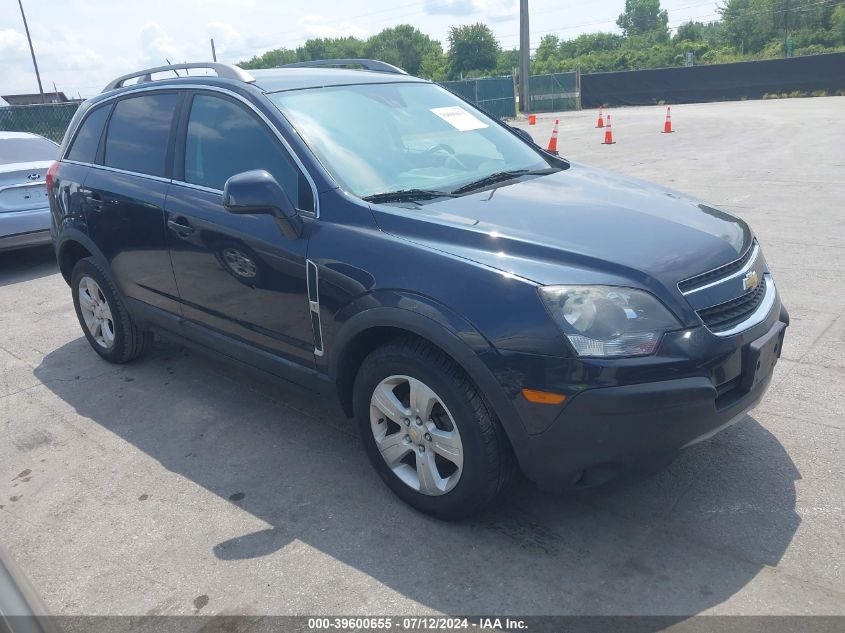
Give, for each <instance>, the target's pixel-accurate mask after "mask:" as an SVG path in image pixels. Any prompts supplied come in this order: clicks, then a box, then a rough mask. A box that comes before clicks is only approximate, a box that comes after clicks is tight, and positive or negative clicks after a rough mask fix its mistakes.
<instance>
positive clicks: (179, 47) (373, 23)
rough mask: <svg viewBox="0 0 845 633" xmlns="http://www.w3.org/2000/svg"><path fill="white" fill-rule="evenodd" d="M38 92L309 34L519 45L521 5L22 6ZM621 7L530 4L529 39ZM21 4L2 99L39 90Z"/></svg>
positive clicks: (610, 3) (566, 1)
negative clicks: (392, 34)
mask: <svg viewBox="0 0 845 633" xmlns="http://www.w3.org/2000/svg"><path fill="white" fill-rule="evenodd" d="M23 3H24V9H25V10H26V12H27V20H28V22H29V28H30V32H31V34H32V39H33V44H34V46H35V53H36V56H37V59H38V65H39V69H40V71H41V79H42V82H43V84H44V90H45V91H47V90H52V89H53V88H52V86H53V82H55V83H56V85H57V86H58V89H59V90H63V91H65V92H66V93H67V94H69V95H70V94H72V95H73V96H77V94H78V93H79V94H81V95H82V96H83V97H86V96H91V95H93V94H96V93H97V92H99V91H100V90H101V89H102V87H103V86H104V85H105V84H106V83H108V81H109V80H110V79H112V78H113V77H116V76H118V75H121V74H125V73H126V72H130V71H132V70H136V69H138V68H143V67H146V66H156V65H161V64H164V63H165V61H164V60H165V58H168V59H170V60H171V61H174V62H175V61H207V60H209V59H211V51H210V47H209V38H211V37H213V38H214V42H215V45H216V47H217V56H218V59H219V60H221V61H230V62H237V61H241V60H244V59H248V58H249V57H251V56H253V55H254V54H257V53H262V52H264V51H266V50H269V49H272V48H278V47H280V46H286V47H288V48H294V47H296V46H297V45H299V44H302V43H303V42H304V41H305V40H306V39H308V38H309V37H334V36H340V35H355V36H358V37H366V36H368V35H372V34H373V33H377V32H378V31H380V30H381V29H383V28H385V27H388V26H393V25H395V24H400V23H410V24H413V25H415V26H417V27H418V28H419V29H421V30H422V31H424V32H425V33H428V34H429V35H431V36H432V37H434V38H436V39H439V40H440V41H441V42H443V43H444V45H445V43H446V34H447V32H448V29H449V27H450V26H452V25H457V24H467V23H472V22H477V21H484V22H486V23H488V24H489V25H490V26H491V27H492V28H493V30H494V31H495V33H496V35H497V37H498V38H499V41H500V42H501V43H502V46H504V47H505V48H513V47H515V46H517V45H518V42H519V14H518V6H519V3H518V0H416V1H415V2H411V1H410V0H365V1H363V2H348V1H346V2H343V1H340V0H308V2H304V3H299V2H293V1H292V0H281V1H280V0H143V1H138V0H62V1H57V0H47V1H45V0H23ZM662 4H663V7H664V8H666V9H668V10H669V25H670V26H675V25H677V24H679V23H681V22H683V21H686V20H687V19H690V18H697V19H701V20H707V19H713V18H714V17H715V9H716V6H717V4H718V3H717V1H716V0H708V1H705V0H663V2H662ZM623 6H624V0H601V1H599V2H587V1H584V0H580V1H579V0H530V1H529V7H530V16H531V40H532V46H534V47H536V46H537V44H538V43H539V41H540V38H541V37H542V36H543V35H544V34H546V33H556V34H558V35H560V36H561V37H564V38H568V37H572V36H575V35H577V34H579V33H585V32H591V31H597V30H616V25H615V20H616V17H617V16H618V15H619V13H620V11H621V10H622V7H623ZM37 90H38V85H37V83H36V81H35V75H34V72H33V70H32V61H31V59H30V55H29V49H28V47H27V43H26V37H25V35H24V29H23V23H22V21H21V16H20V11H19V9H18V3H17V0H0V94H14V93H19V92H37Z"/></svg>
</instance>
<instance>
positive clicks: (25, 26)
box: [18, 0, 44, 103]
mask: <svg viewBox="0 0 845 633" xmlns="http://www.w3.org/2000/svg"><path fill="white" fill-rule="evenodd" d="M18 6H19V7H20V8H21V17H22V18H23V29H24V31H26V41H27V42H29V53H30V54H31V55H32V65H33V66H35V78H36V79H37V80H38V92H39V93H41V103H44V88H42V87H41V73H39V72H38V62H36V61H35V49H34V48H32V38H31V37H30V36H29V25H28V24H27V23H26V13H24V12H23V2H22V0H18Z"/></svg>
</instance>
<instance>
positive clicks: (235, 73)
mask: <svg viewBox="0 0 845 633" xmlns="http://www.w3.org/2000/svg"><path fill="white" fill-rule="evenodd" d="M188 68H210V69H211V70H213V71H215V72H216V73H217V76H218V77H221V78H223V79H235V80H237V81H243V82H246V83H252V82H253V81H255V77H253V76H252V75H250V74H249V73H248V72H247V71H245V70H244V69H243V68H239V67H237V66H233V65H232V64H224V63H223V62H188V63H184V64H169V65H167V66H156V67H155V68H146V69H144V70H139V71H137V72H134V73H129V74H128V75H123V76H121V77H118V78H117V79H114V80H112V81H110V82H109V85H107V86H106V87H105V88H103V92H108V91H109V90H114V89H115V88H120V87H121V86H123V84H124V82H125V81H127V80H129V79H134V78H135V77H140V79H138V83H139V84H140V83H146V82H148V81H152V74H153V73H161V72H167V71H170V70H172V71H173V72H176V71H177V70H180V69H188ZM176 75H177V76H178V75H179V73H176Z"/></svg>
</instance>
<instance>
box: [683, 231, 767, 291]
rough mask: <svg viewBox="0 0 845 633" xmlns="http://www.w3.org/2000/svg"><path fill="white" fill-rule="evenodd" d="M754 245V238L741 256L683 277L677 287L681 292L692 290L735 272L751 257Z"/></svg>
mask: <svg viewBox="0 0 845 633" xmlns="http://www.w3.org/2000/svg"><path fill="white" fill-rule="evenodd" d="M756 245H757V240H754V242H753V243H752V244H751V246H749V247H748V250H746V251H745V253H743V255H742V257H740V258H739V259H735V260H734V261H732V262H730V263H728V264H725V265H724V266H719V267H718V268H714V269H713V270H708V271H707V272H706V273H701V274H700V275H696V276H695V277H690V278H689V279H685V280H684V281H682V282H681V283H679V284H678V288H679V289H680V291H681V292H687V291H688V290H692V289H693V288H700V287H701V286H704V285H706V284H708V283H710V282H711V281H714V280H716V279H721V278H722V277H727V276H728V275H730V274H731V273H734V272H736V271H737V270H739V269H740V268H742V267H743V266H745V265H746V264H747V263H748V260H749V259H751V256H752V255H753V254H754V247H755V246H756Z"/></svg>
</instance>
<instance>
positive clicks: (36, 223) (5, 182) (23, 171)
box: [0, 132, 59, 251]
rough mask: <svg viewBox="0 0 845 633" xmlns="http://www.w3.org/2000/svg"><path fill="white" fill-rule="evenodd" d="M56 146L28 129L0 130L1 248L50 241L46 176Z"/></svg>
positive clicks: (14, 247)
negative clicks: (23, 130) (16, 130)
mask: <svg viewBox="0 0 845 633" xmlns="http://www.w3.org/2000/svg"><path fill="white" fill-rule="evenodd" d="M58 154H59V146H58V145H57V144H56V143H54V142H53V141H50V140H48V139H46V138H44V137H43V136H38V135H37V134H30V133H28V132H0V251H7V250H13V249H16V248H26V247H29V246H37V245H39V244H47V243H49V242H50V204H49V202H48V200H47V186H46V184H45V180H44V178H45V176H46V174H47V169H49V167H50V165H51V164H52V163H53V161H54V160H56V158H57V157H58Z"/></svg>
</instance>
